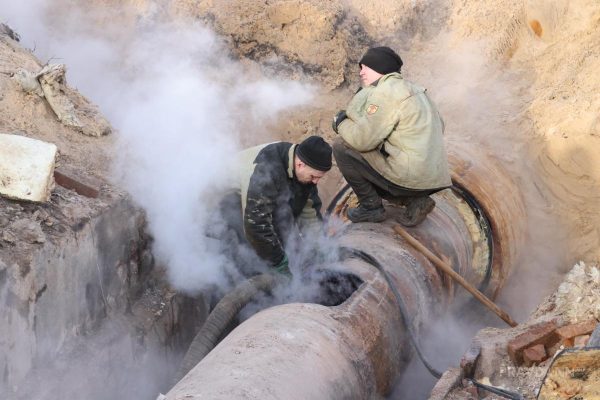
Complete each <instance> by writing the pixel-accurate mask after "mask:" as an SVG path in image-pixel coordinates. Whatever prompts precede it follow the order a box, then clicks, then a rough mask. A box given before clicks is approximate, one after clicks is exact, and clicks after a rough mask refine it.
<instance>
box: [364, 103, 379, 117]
mask: <svg viewBox="0 0 600 400" xmlns="http://www.w3.org/2000/svg"><path fill="white" fill-rule="evenodd" d="M378 109H379V106H376V105H375V104H369V107H367V114H369V115H373V114H375V113H376V112H377V110H378Z"/></svg>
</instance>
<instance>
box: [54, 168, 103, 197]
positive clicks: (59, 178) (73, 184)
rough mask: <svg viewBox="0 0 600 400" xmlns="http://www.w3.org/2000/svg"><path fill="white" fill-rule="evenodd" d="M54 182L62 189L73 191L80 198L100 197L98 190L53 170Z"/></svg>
mask: <svg viewBox="0 0 600 400" xmlns="http://www.w3.org/2000/svg"><path fill="white" fill-rule="evenodd" d="M54 180H55V181H56V183H57V184H59V185H60V186H62V187H64V188H65V189H70V190H74V191H75V192H76V193H77V194H80V195H82V196H86V197H91V198H94V199H95V198H97V197H98V196H99V195H100V189H98V188H96V187H93V186H91V185H88V184H85V183H83V182H81V181H79V180H77V179H75V178H73V177H72V176H69V175H67V174H65V173H64V172H61V171H58V170H54Z"/></svg>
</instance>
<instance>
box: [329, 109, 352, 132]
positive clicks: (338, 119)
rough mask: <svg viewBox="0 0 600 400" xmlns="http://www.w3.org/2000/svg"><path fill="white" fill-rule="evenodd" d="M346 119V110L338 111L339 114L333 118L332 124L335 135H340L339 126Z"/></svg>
mask: <svg viewBox="0 0 600 400" xmlns="http://www.w3.org/2000/svg"><path fill="white" fill-rule="evenodd" d="M346 118H348V116H347V115H346V110H341V111H338V113H337V114H335V116H334V117H333V121H332V122H331V128H332V129H333V131H334V132H335V133H338V126H339V125H340V124H341V123H342V121H343V120H345V119H346Z"/></svg>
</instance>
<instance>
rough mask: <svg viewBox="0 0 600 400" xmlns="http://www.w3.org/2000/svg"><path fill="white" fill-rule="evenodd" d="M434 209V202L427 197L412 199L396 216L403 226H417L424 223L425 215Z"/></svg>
mask: <svg viewBox="0 0 600 400" xmlns="http://www.w3.org/2000/svg"><path fill="white" fill-rule="evenodd" d="M434 208H435V201H434V200H433V199H432V198H431V197H429V196H427V197H417V198H415V199H412V200H411V201H410V202H409V203H408V205H407V206H406V209H405V210H402V212H400V214H398V217H397V220H398V222H400V223H401V224H402V225H404V226H417V225H419V224H420V223H421V222H423V221H425V218H427V214H429V213H430V212H431V210H433V209H434Z"/></svg>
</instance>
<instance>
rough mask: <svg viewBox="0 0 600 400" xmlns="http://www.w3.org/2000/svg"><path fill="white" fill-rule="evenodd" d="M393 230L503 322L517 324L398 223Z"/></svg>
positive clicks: (511, 324)
mask: <svg viewBox="0 0 600 400" xmlns="http://www.w3.org/2000/svg"><path fill="white" fill-rule="evenodd" d="M394 231H395V232H396V233H397V234H399V235H400V236H402V237H403V238H404V239H405V240H406V241H407V242H408V243H409V244H410V245H411V246H413V247H414V248H415V249H417V250H419V251H420V252H421V253H423V255H424V256H425V257H427V258H428V259H429V261H431V262H432V263H433V264H434V265H435V266H436V267H437V268H439V269H440V270H442V271H443V272H445V273H446V274H448V275H450V277H451V278H452V279H454V280H455V281H456V282H458V284H459V285H461V286H462V287H464V288H465V289H466V290H467V291H468V292H469V293H471V294H472V295H473V296H474V297H475V298H476V299H477V300H479V301H480V302H481V303H483V304H484V305H485V306H487V307H488V308H489V309H490V310H492V311H493V312H494V313H495V314H496V315H497V316H499V317H500V318H502V320H503V321H504V322H506V323H507V324H509V325H510V326H517V323H516V322H515V321H514V320H513V319H512V318H511V317H510V316H509V315H508V314H507V313H506V312H505V311H503V310H502V309H501V308H500V307H498V306H497V305H496V304H495V303H494V302H492V301H491V300H490V299H488V298H487V297H486V296H485V295H484V294H483V293H481V292H480V291H479V290H477V289H476V288H475V287H473V286H472V285H471V284H470V283H469V282H467V281H466V280H465V279H464V278H463V277H462V276H460V275H459V274H458V273H457V272H456V271H454V270H453V269H452V267H451V266H450V265H448V264H447V263H445V262H444V261H442V260H441V259H439V258H438V257H437V256H436V255H435V254H433V253H432V252H431V251H430V250H429V249H428V248H427V247H425V246H424V245H422V244H421V242H419V241H418V240H417V239H415V238H414V237H413V236H411V235H410V234H409V233H408V232H406V231H405V230H404V229H403V228H402V227H400V225H394Z"/></svg>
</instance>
